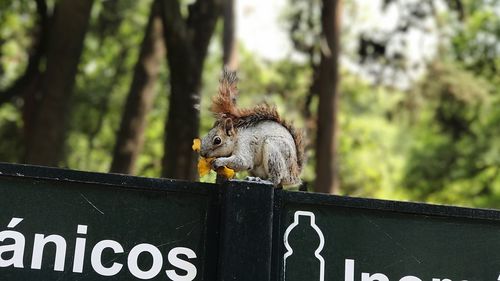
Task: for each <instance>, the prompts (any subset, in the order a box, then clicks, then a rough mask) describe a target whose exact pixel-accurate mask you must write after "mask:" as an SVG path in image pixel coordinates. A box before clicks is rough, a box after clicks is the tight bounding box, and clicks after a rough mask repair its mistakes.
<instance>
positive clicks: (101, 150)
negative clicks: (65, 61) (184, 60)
mask: <svg viewBox="0 0 500 281" xmlns="http://www.w3.org/2000/svg"><path fill="white" fill-rule="evenodd" d="M316 2H317V1H312V2H311V1H303V0H293V1H292V3H293V5H292V7H290V10H289V11H288V12H286V13H285V17H284V19H285V20H286V24H285V26H286V27H287V28H288V30H289V31H290V32H291V37H292V39H293V43H294V46H295V48H296V49H297V50H299V51H300V52H301V53H302V54H303V55H304V56H312V57H306V59H305V60H296V59H292V58H287V59H283V60H280V61H266V60H263V59H261V58H259V57H258V56H257V55H255V54H252V53H250V52H249V51H247V50H246V49H245V47H244V46H242V45H241V44H240V45H239V58H240V62H239V65H240V73H239V77H240V84H239V90H240V98H239V105H240V106H242V107H249V106H252V105H254V104H256V103H259V102H263V101H267V102H269V103H273V104H276V105H277V106H278V109H279V111H280V113H281V114H282V115H283V116H284V117H285V118H286V119H288V120H290V121H293V122H294V123H295V125H296V126H297V127H299V128H306V129H307V130H308V132H307V133H308V140H309V143H308V146H307V155H308V162H307V165H306V167H305V169H304V173H303V178H304V180H305V181H306V182H308V183H311V184H313V182H314V178H315V175H314V168H315V167H314V157H315V153H314V142H315V140H314V136H315V125H314V120H315V119H314V118H315V114H316V110H315V109H316V107H317V103H318V101H317V98H316V97H313V98H312V103H311V105H310V106H309V109H310V110H311V116H306V115H307V114H306V113H305V107H306V99H307V98H308V97H309V88H310V83H311V76H312V69H311V65H314V64H317V63H318V54H319V53H318V50H319V49H318V44H316V43H317V42H318V40H317V38H318V36H319V27H320V24H319V22H318V21H319V11H320V10H319V5H312V4H313V3H316ZM50 3H52V4H53V1H49V4H50ZM151 3H152V2H151V1H131V0H127V1H104V2H99V1H95V3H94V8H93V12H92V21H91V24H90V27H89V32H88V34H87V36H86V39H85V45H84V52H83V55H82V57H81V60H80V61H81V62H80V66H79V72H78V75H77V77H76V89H75V95H74V100H73V107H72V109H73V112H72V116H71V122H69V123H70V124H71V126H70V128H69V134H68V141H67V148H66V159H65V166H67V167H69V168H73V169H79V170H91V171H100V172H107V171H108V169H109V165H110V163H111V160H112V159H111V157H112V151H113V148H114V144H115V141H116V140H115V138H116V133H117V130H118V128H119V125H120V121H121V115H122V110H123V108H124V103H125V100H126V97H127V94H128V90H129V87H130V84H131V76H132V74H133V68H134V65H135V63H136V61H137V56H138V51H139V48H140V44H141V41H142V37H143V35H144V27H145V25H146V21H147V18H148V13H149V9H150V5H151ZM182 3H183V9H184V10H183V12H184V13H185V12H186V9H187V5H186V3H187V2H186V1H183V2H182ZM464 3H465V4H466V6H465V7H466V17H465V19H464V21H463V22H455V21H452V20H450V21H449V22H448V21H443V23H442V24H443V25H444V26H443V27H442V28H443V29H446V28H448V29H452V30H453V32H450V34H453V36H452V37H451V41H450V42H448V41H446V40H447V38H445V39H443V42H441V53H440V56H439V57H437V58H436V60H435V62H433V63H432V64H431V65H430V66H429V67H428V70H427V74H426V75H425V76H424V77H422V78H421V80H420V81H419V82H418V83H415V84H413V85H412V86H411V88H410V89H409V90H407V91H401V90H397V89H393V88H390V87H383V86H379V85H373V84H370V83H368V82H367V81H365V80H363V78H362V77H360V75H359V73H351V72H348V71H347V70H343V71H342V75H341V81H342V82H341V91H340V92H341V100H340V107H339V109H340V112H339V114H340V116H339V121H340V139H339V153H340V156H339V162H340V173H341V188H342V190H341V193H342V194H346V195H351V196H366V197H376V198H386V199H402V200H419V201H428V202H438V203H447V204H461V205H469V206H484V207H497V208H500V160H499V159H500V126H499V125H498V124H500V76H499V75H498V69H499V67H500V55H499V53H498V52H499V50H500V47H499V46H500V20H499V19H500V15H499V14H498V11H499V10H500V9H499V6H500V3H498V1H491V0H481V1H472V0H469V1H464ZM346 5H348V6H349V7H351V8H357V9H362V7H354V6H355V5H357V4H356V3H354V2H353V1H346ZM49 10H50V9H49ZM110 11H111V12H110ZM112 11H116V13H113V12H112ZM447 19H451V17H450V18H447ZM0 23H1V24H0V90H3V89H5V88H7V87H8V86H9V85H11V84H12V83H13V82H14V81H15V79H16V78H18V77H19V76H20V75H22V73H23V72H24V69H25V67H26V64H27V58H28V55H29V52H30V46H31V45H32V44H33V42H32V35H33V33H34V32H36V5H35V4H34V2H33V1H25V0H19V1H4V0H0ZM350 28H352V29H355V28H356V27H355V26H349V27H344V28H343V30H347V29H350ZM310 29H311V30H312V32H309V30H310ZM221 34H222V25H221V24H220V23H219V25H218V28H217V32H216V36H215V37H214V38H213V39H212V44H211V46H210V49H209V56H208V58H207V60H206V62H205V66H204V72H203V88H202V100H201V105H200V109H201V129H200V135H203V134H205V133H206V132H207V131H208V130H209V129H210V127H211V126H212V125H213V121H214V118H213V116H211V114H210V112H209V110H208V109H209V105H210V99H211V97H212V96H213V95H215V94H216V92H217V88H218V77H219V75H220V71H221V68H222V64H221V58H222V54H221V52H222V51H221V46H220V42H221ZM357 40H359V38H356V37H352V34H350V33H348V34H346V35H344V38H343V41H345V42H344V43H343V44H345V45H346V46H355V45H356V44H352V43H353V42H354V41H357ZM354 49H355V48H354ZM354 49H352V50H346V53H347V56H352V54H353V53H355V52H356V51H355V50H354ZM167 51H168V50H167ZM168 79H169V73H168V70H167V69H166V65H165V67H164V69H163V70H162V73H161V77H160V81H161V82H160V83H159V84H158V85H157V89H156V92H157V95H156V98H155V102H154V107H153V109H152V110H151V112H150V113H149V114H148V127H147V130H146V132H145V134H146V137H145V141H146V142H145V145H144V150H143V152H142V154H141V155H140V157H139V159H138V163H137V174H138V175H141V176H148V177H158V176H159V175H160V171H161V159H162V157H163V141H164V140H163V138H164V126H165V118H166V115H167V112H168V106H169V105H168V95H169V82H168ZM21 110H22V103H18V102H14V103H12V104H4V105H2V107H0V138H1V139H2V142H1V143H0V160H1V161H8V162H20V161H21V159H22V157H23V139H22V135H23V116H22V111H21ZM319 153H321V152H319ZM243 176H244V175H243V174H242V175H240V177H243ZM214 179H215V174H214V173H212V174H210V175H208V176H206V177H204V178H202V179H201V180H202V181H211V182H213V181H214ZM311 184H310V185H309V186H310V187H311Z"/></svg>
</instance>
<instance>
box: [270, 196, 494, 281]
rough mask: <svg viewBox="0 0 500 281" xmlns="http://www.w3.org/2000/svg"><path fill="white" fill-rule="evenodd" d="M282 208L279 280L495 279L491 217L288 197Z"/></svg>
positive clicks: (396, 204) (458, 211)
mask: <svg viewBox="0 0 500 281" xmlns="http://www.w3.org/2000/svg"><path fill="white" fill-rule="evenodd" d="M281 208H282V209H281V210H282V211H281V230H280V234H279V235H280V237H281V243H280V244H281V245H282V246H281V249H280V254H279V256H280V262H279V263H278V264H279V266H281V268H280V278H281V280H283V281H301V280H310V281H316V280H317V281H323V280H325V281H326V280H329V281H394V280H396V281H462V280H468V281H488V280H491V281H496V280H500V276H499V275H500V221H498V214H496V213H491V215H493V216H495V217H496V218H495V219H493V218H491V217H488V214H489V212H488V211H481V210H472V209H459V208H451V207H440V206H430V205H423V204H409V203H400V202H387V201H376V200H364V201H363V200H359V199H346V198H339V197H332V196H324V195H318V196H314V195H308V196H304V195H302V196H301V195H298V194H290V193H282V206H281ZM472 217H475V218H472Z"/></svg>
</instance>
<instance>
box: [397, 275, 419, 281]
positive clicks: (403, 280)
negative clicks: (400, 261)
mask: <svg viewBox="0 0 500 281" xmlns="http://www.w3.org/2000/svg"><path fill="white" fill-rule="evenodd" d="M399 281H422V280H421V279H420V278H418V277H415V276H405V277H403V278H401V279H399Z"/></svg>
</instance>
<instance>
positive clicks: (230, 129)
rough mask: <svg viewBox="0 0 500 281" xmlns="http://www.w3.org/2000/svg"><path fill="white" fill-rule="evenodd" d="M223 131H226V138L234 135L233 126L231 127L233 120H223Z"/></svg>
mask: <svg viewBox="0 0 500 281" xmlns="http://www.w3.org/2000/svg"><path fill="white" fill-rule="evenodd" d="M224 129H225V130H226V135H228V136H232V135H234V125H233V120H232V119H231V118H226V119H225V120H224Z"/></svg>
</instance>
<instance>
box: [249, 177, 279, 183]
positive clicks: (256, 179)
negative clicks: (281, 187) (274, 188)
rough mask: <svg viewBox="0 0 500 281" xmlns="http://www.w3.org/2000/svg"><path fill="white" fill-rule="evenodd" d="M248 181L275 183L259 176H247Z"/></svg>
mask: <svg viewBox="0 0 500 281" xmlns="http://www.w3.org/2000/svg"><path fill="white" fill-rule="evenodd" d="M245 180H246V181H251V182H258V183H263V184H271V185H272V184H273V183H272V182H270V181H268V180H263V179H261V178H259V177H246V178H245Z"/></svg>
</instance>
